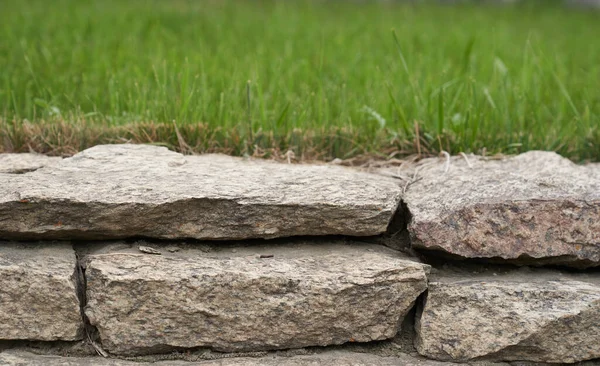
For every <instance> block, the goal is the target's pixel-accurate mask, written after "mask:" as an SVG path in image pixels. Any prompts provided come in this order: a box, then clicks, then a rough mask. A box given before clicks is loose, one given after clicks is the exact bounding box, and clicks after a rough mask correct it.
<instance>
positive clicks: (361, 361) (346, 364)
mask: <svg viewBox="0 0 600 366" xmlns="http://www.w3.org/2000/svg"><path fill="white" fill-rule="evenodd" d="M0 364H1V365H7V366H17V365H19V366H21V365H27V366H88V365H90V366H140V365H142V366H143V365H145V363H140V362H134V361H125V360H119V359H105V358H101V357H60V356H41V355H35V354H32V353H27V352H15V351H8V352H3V353H0ZM152 365H158V366H451V365H456V364H454V363H449V362H438V361H431V360H425V359H419V358H415V357H411V356H408V355H399V356H397V357H380V356H375V355H370V354H364V353H352V352H338V351H333V352H323V353H319V354H313V355H302V356H292V357H277V356H265V357H256V358H250V357H240V358H222V359H218V360H210V361H197V362H186V361H158V362H154V363H152ZM478 365H480V366H503V365H504V364H477V363H475V364H473V366H478ZM504 366H508V364H506V365H504Z"/></svg>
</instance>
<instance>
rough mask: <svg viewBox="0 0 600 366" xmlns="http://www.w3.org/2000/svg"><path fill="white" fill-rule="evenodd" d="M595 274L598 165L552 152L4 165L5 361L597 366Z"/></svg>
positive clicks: (124, 153) (124, 155)
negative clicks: (365, 161)
mask: <svg viewBox="0 0 600 366" xmlns="http://www.w3.org/2000/svg"><path fill="white" fill-rule="evenodd" d="M599 268H600V165H598V164H591V165H576V164H574V163H572V162H570V161H568V160H566V159H564V158H562V157H560V156H558V155H556V154H554V153H551V152H540V151H533V152H528V153H525V154H522V155H519V156H515V157H501V156H494V157H483V156H474V155H461V156H457V157H449V156H447V157H444V158H430V159H423V160H420V161H417V162H403V163H398V164H395V165H393V164H392V163H387V164H379V165H372V166H363V167H358V168H350V167H344V166H340V165H336V164H317V165H305V164H285V163H283V164H282V163H276V162H271V161H261V160H251V159H240V158H232V157H227V156H221V155H205V156H182V155H180V154H178V153H175V152H171V151H168V150H167V149H165V148H161V147H155V146H145V145H107V146H97V147H94V148H91V149H88V150H86V151H84V152H81V153H79V154H77V155H75V156H73V157H71V158H67V159H56V158H47V157H42V156H37V155H30V154H20V155H0V280H1V281H2V286H1V287H0V364H8V365H22V364H31V365H53V364H56V365H58V364H60V365H64V364H67V365H71V364H72V365H88V364H97V365H130V364H131V365H134V364H139V362H144V361H147V362H151V361H152V362H154V361H155V362H158V364H164V365H191V364H193V365H432V366H433V365H438V366H441V365H450V364H461V363H466V364H470V365H476V364H479V365H492V364H493V365H508V364H513V365H524V364H527V363H529V364H531V365H533V363H536V364H537V365H539V364H540V363H541V364H545V363H552V364H556V363H574V362H581V364H584V363H587V364H589V365H594V364H598V362H600V272H599V271H598V269H599ZM159 361H160V362H159Z"/></svg>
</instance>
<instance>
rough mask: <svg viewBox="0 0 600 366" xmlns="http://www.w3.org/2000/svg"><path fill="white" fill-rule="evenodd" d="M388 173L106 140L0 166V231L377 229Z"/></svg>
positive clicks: (121, 233) (188, 233)
mask: <svg viewBox="0 0 600 366" xmlns="http://www.w3.org/2000/svg"><path fill="white" fill-rule="evenodd" d="M399 201H400V192H399V190H398V188H397V185H396V183H395V182H394V181H393V180H392V179H388V178H381V177H380V176H376V175H371V174H367V173H362V172H357V171H353V170H350V169H347V168H343V167H335V166H326V165H323V166H311V165H292V164H278V163H274V162H268V161H250V160H243V159H240V158H232V157H227V156H221V155H203V156H185V157H184V156H183V155H180V154H178V153H175V152H172V151H169V150H167V149H166V148H163V147H156V146H148V145H103V146H96V147H93V148H91V149H88V150H85V151H83V152H81V153H79V154H77V155H75V156H73V157H72V158H68V159H63V160H62V161H61V162H60V163H59V164H58V165H56V166H53V167H47V168H42V169H39V170H36V171H35V172H31V173H28V174H20V175H6V174H5V175H0V237H4V238H19V239H24V238H35V239H39V238H43V239H48V238H58V239H65V238H68V239H74V238H77V239H100V238H123V237H131V236H144V237H156V238H182V237H187V238H197V239H247V238H274V237H285V236H293V235H328V234H334V235H335V234H340V235H357V236H368V235H376V234H379V233H381V232H384V231H385V230H386V228H387V225H388V223H389V221H390V219H391V218H392V215H393V214H394V212H395V210H396V207H397V205H398V203H399Z"/></svg>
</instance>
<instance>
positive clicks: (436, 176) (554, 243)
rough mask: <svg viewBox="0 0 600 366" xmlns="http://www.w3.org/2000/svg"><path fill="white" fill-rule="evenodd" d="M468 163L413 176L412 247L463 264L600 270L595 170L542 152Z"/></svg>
mask: <svg viewBox="0 0 600 366" xmlns="http://www.w3.org/2000/svg"><path fill="white" fill-rule="evenodd" d="M468 159H469V160H468V161H467V160H465V159H463V158H462V157H456V158H453V159H452V160H451V162H450V164H447V163H446V162H445V161H444V160H443V159H428V160H425V161H423V162H421V163H420V165H419V166H418V167H417V168H416V169H418V170H417V172H416V179H415V181H414V182H413V183H412V184H409V185H408V188H407V190H406V194H405V195H404V198H403V199H404V200H405V202H406V204H407V208H408V210H409V211H410V213H411V215H412V220H411V222H410V224H409V227H408V229H409V231H410V234H411V239H412V245H413V247H415V248H421V249H431V250H437V251H443V252H446V253H450V254H453V255H457V256H461V257H467V258H501V259H505V260H513V261H521V262H524V263H532V264H548V263H555V264H564V265H570V266H576V267H587V266H598V265H600V165H598V164H595V165H588V166H580V165H576V164H574V163H572V162H571V161H569V160H567V159H564V158H562V157H560V156H559V155H557V154H555V153H550V152H540V151H532V152H528V153H525V154H522V155H519V156H515V157H512V158H504V159H500V160H490V159H486V158H483V157H476V156H470V157H469V158H468ZM410 175H411V176H413V177H414V176H415V175H414V173H411V174H410Z"/></svg>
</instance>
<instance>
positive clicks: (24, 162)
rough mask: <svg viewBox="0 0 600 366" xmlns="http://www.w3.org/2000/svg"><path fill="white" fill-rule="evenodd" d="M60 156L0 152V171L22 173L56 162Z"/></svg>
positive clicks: (59, 159)
mask: <svg viewBox="0 0 600 366" xmlns="http://www.w3.org/2000/svg"><path fill="white" fill-rule="evenodd" d="M61 160H62V158H59V157H50V156H46V155H41V154H0V173H8V174H22V173H27V172H32V171H34V170H37V169H40V168H42V167H45V166H53V165H56V164H58V162H60V161H61ZM0 179H1V178H0Z"/></svg>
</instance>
